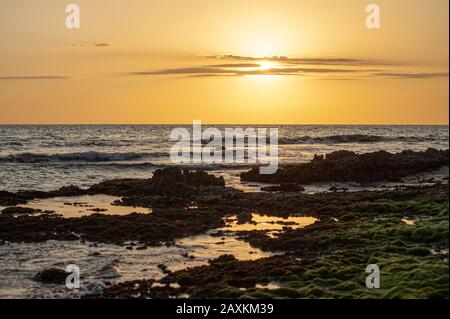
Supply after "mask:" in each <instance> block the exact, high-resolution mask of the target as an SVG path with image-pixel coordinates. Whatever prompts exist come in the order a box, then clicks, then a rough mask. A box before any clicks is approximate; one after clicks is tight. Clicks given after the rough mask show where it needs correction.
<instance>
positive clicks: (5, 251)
mask: <svg viewBox="0 0 450 319" xmlns="http://www.w3.org/2000/svg"><path fill="white" fill-rule="evenodd" d="M253 218H254V221H255V222H256V224H243V225H237V224H236V221H235V217H228V218H226V219H225V220H226V222H227V225H226V226H225V227H223V228H220V229H217V230H211V231H209V232H207V233H205V234H201V235H198V236H191V237H187V238H182V239H179V240H177V241H176V242H175V245H171V246H158V247H147V248H146V249H142V250H141V249H136V248H137V247H139V246H137V245H134V247H135V249H133V250H129V249H126V247H125V246H130V245H133V243H127V244H126V245H124V246H118V245H110V244H92V243H86V242H85V243H82V242H79V241H74V242H69V241H48V242H44V243H7V244H4V245H0V260H2V262H1V263H0V298H78V297H80V296H81V295H83V294H87V293H93V292H99V291H101V290H102V289H104V287H106V285H107V284H108V283H110V284H113V283H117V282H124V281H130V280H136V279H161V278H162V277H163V276H164V274H163V273H162V271H161V269H160V268H159V267H158V265H160V264H163V265H165V266H166V267H167V269H169V270H172V271H176V270H180V269H184V268H187V267H194V266H200V265H204V264H206V263H207V262H208V260H210V259H214V258H217V257H219V256H221V255H225V254H231V255H234V256H235V257H236V258H237V259H239V260H255V259H259V258H263V257H269V256H271V255H273V253H268V252H263V251H261V250H260V249H257V248H254V247H252V246H250V244H248V243H247V242H244V241H242V240H239V232H240V231H246V230H265V231H268V232H274V231H275V232H278V231H280V230H281V229H282V228H283V227H285V226H288V227H293V228H301V227H304V226H306V225H309V224H311V223H314V222H315V221H316V219H315V218H311V217H289V218H278V217H268V216H263V215H259V214H256V213H255V214H253ZM69 264H76V265H78V266H79V267H80V273H81V287H80V289H79V290H68V289H66V288H65V286H60V285H45V284H41V283H38V282H36V281H34V280H33V277H34V276H35V275H36V274H37V273H38V272H39V271H41V270H43V269H46V268H52V267H59V268H65V267H66V266H67V265H69ZM271 288H272V286H270V287H267V289H271Z"/></svg>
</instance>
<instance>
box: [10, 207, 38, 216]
mask: <svg viewBox="0 0 450 319" xmlns="http://www.w3.org/2000/svg"><path fill="white" fill-rule="evenodd" d="M41 212H42V210H40V209H34V208H29V207H20V206H15V207H7V208H5V209H3V210H2V214H3V215H33V214H37V213H41Z"/></svg>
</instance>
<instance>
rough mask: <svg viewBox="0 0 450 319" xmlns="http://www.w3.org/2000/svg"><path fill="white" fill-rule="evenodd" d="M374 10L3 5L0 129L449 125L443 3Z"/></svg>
mask: <svg viewBox="0 0 450 319" xmlns="http://www.w3.org/2000/svg"><path fill="white" fill-rule="evenodd" d="M370 2H372V3H376V4H378V5H379V6H380V9H381V28H380V29H368V28H367V27H366V25H365V19H366V16H367V13H366V12H365V8H366V5H367V4H368V3H370ZM370 2H369V1H364V0H314V1H313V0H309V1H305V0H270V1H265V0H251V1H250V0H239V1H237V0H217V1H211V0H188V1H187V0H71V1H69V0H67V1H61V0H40V1H34V0H2V1H1V2H0V48H1V49H0V123H3V124H13V123H17V124H26V123H136V124H140V123H191V122H192V120H194V119H198V120H202V121H203V122H204V123H237V124H238V123H271V124H282V123H286V124H289V123H292V124H295V123H299V124H301V123H304V124H448V116H449V114H448V102H449V93H448V84H449V83H448V81H449V80H448V62H449V61H448V54H449V52H448V46H449V42H448V37H449V35H448V27H449V25H448V24H449V16H448V10H449V8H448V7H449V2H448V0H374V1H370ZM69 3H75V4H78V5H79V6H80V8H81V28H80V29H78V30H76V29H71V30H70V29H67V28H66V26H65V19H66V15H67V14H66V13H65V6H66V5H67V4H69Z"/></svg>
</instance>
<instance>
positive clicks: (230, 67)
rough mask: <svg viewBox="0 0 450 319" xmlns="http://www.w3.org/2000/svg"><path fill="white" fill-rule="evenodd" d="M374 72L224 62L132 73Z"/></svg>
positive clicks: (282, 73)
mask: <svg viewBox="0 0 450 319" xmlns="http://www.w3.org/2000/svg"><path fill="white" fill-rule="evenodd" d="M363 71H364V72H374V71H379V70H358V69H348V68H347V69H343V68H299V67H292V66H287V67H286V66H280V67H263V66H262V65H260V64H251V66H250V64H222V65H212V66H200V67H190V68H174V69H163V70H156V71H142V72H132V73H129V74H130V75H140V76H151V75H189V76H225V75H228V76H230V75H232V76H245V75H305V74H322V75H323V74H339V73H357V72H363Z"/></svg>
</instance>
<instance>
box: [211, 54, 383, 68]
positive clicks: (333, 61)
mask: <svg viewBox="0 0 450 319" xmlns="http://www.w3.org/2000/svg"><path fill="white" fill-rule="evenodd" d="M206 57H207V58H210V59H221V60H234V61H272V62H282V63H288V64H305V65H349V66H362V65H385V64H386V62H381V61H376V60H367V59H352V58H340V57H316V58H290V57H287V56H267V57H252V56H241V55H210V56H206Z"/></svg>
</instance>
